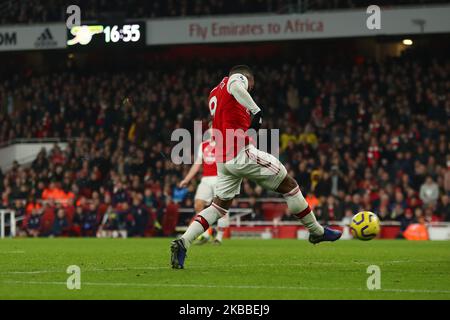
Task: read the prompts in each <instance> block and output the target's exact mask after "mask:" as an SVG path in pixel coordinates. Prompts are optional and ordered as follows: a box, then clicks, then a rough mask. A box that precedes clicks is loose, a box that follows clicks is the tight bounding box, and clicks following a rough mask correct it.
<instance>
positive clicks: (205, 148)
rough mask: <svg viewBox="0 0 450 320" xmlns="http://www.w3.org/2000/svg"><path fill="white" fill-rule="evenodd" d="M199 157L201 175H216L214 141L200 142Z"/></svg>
mask: <svg viewBox="0 0 450 320" xmlns="http://www.w3.org/2000/svg"><path fill="white" fill-rule="evenodd" d="M199 151H200V152H199V153H200V154H199V157H201V159H202V167H203V176H204V177H213V176H217V166H216V156H215V143H214V142H211V140H206V141H204V142H202V145H201V148H200V149H199Z"/></svg>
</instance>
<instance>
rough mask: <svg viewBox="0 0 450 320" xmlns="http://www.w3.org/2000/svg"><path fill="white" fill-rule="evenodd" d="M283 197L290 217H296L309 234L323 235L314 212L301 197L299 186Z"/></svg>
mask: <svg viewBox="0 0 450 320" xmlns="http://www.w3.org/2000/svg"><path fill="white" fill-rule="evenodd" d="M283 197H284V198H285V199H286V202H287V205H288V211H289V213H290V214H291V215H294V216H295V217H297V218H298V219H299V220H300V222H301V223H302V224H303V225H304V226H305V227H306V228H307V229H308V230H309V232H310V233H311V234H314V235H319V236H321V235H323V233H324V230H323V227H322V226H321V225H320V224H319V223H318V222H317V220H316V217H315V216H314V212H312V210H311V207H310V206H309V205H308V202H306V200H305V198H304V197H303V194H302V192H301V191H300V188H299V186H297V187H295V188H294V189H292V190H291V191H290V192H288V193H285V194H284V195H283Z"/></svg>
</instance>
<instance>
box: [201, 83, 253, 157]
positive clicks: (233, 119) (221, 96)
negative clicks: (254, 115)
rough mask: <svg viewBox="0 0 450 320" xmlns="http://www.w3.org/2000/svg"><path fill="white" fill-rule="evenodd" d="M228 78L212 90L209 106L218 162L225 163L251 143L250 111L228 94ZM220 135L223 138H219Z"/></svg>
mask: <svg viewBox="0 0 450 320" xmlns="http://www.w3.org/2000/svg"><path fill="white" fill-rule="evenodd" d="M227 83H228V77H225V78H223V79H222V81H221V82H220V83H219V84H218V85H217V86H216V87H215V88H214V89H212V91H211V93H210V94H209V98H208V104H209V110H210V112H211V116H212V118H213V139H214V141H215V142H216V160H217V162H225V161H228V160H231V159H233V158H234V157H236V155H237V154H238V152H239V151H240V150H241V149H242V148H243V147H244V146H246V145H248V144H249V143H250V137H249V136H248V135H247V134H246V131H247V130H248V128H249V127H250V124H251V115H250V111H248V109H247V108H245V107H244V106H242V105H241V104H240V103H239V102H237V100H236V99H235V98H234V97H233V95H232V94H230V93H229V92H228V89H227ZM218 134H220V135H221V137H218Z"/></svg>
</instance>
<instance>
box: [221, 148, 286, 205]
mask: <svg viewBox="0 0 450 320" xmlns="http://www.w3.org/2000/svg"><path fill="white" fill-rule="evenodd" d="M286 175H287V170H286V168H285V167H284V165H283V164H282V163H281V162H280V160H278V159H277V158H275V157H274V156H273V155H271V154H270V153H267V152H264V151H261V150H258V149H257V148H256V147H255V146H254V145H251V144H250V145H248V146H246V147H245V148H243V149H241V151H239V153H238V154H237V155H236V157H235V158H234V159H232V160H229V161H227V162H225V163H217V184H216V189H215V195H216V196H217V197H219V198H220V199H222V200H229V199H232V198H234V197H235V196H236V195H238V194H239V193H240V190H241V183H242V179H243V178H247V179H249V180H251V181H254V182H255V183H257V184H258V185H260V186H261V187H263V188H265V189H267V190H271V191H275V190H276V189H277V188H278V186H279V185H280V184H281V182H282V181H283V180H284V178H286Z"/></svg>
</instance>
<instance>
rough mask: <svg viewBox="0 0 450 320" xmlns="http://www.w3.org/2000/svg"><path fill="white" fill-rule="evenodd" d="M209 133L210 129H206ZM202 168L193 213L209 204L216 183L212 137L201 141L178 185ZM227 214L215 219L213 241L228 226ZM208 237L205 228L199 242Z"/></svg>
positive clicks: (184, 184)
mask: <svg viewBox="0 0 450 320" xmlns="http://www.w3.org/2000/svg"><path fill="white" fill-rule="evenodd" d="M208 131H209V134H210V135H211V132H212V130H208ZM200 168H202V179H201V181H200V184H199V185H198V187H197V191H196V193H195V196H194V210H195V213H197V214H198V213H200V212H201V211H202V210H203V209H204V208H205V207H206V206H209V205H210V204H211V202H212V200H213V197H214V194H215V192H214V187H215V185H216V184H217V166H216V156H215V142H214V141H213V140H212V137H211V136H210V138H209V139H208V140H205V141H203V142H202V144H201V146H200V148H199V149H198V153H197V156H196V159H195V161H194V164H193V165H192V167H191V168H190V169H189V172H188V174H187V175H186V177H185V178H184V179H183V180H182V181H181V182H180V183H179V186H180V187H185V186H187V185H188V184H189V182H190V181H191V180H192V178H194V177H195V175H196V174H197V172H198V171H199V170H200ZM229 224H230V222H229V215H228V214H227V215H225V216H224V217H222V218H220V219H219V221H217V236H216V239H215V240H214V243H216V244H221V243H222V239H223V234H224V230H225V229H226V228H228V226H229ZM209 239H210V233H209V230H206V231H205V232H204V233H203V234H202V236H201V237H200V239H199V240H200V243H205V242H207V241H208V240H209Z"/></svg>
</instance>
